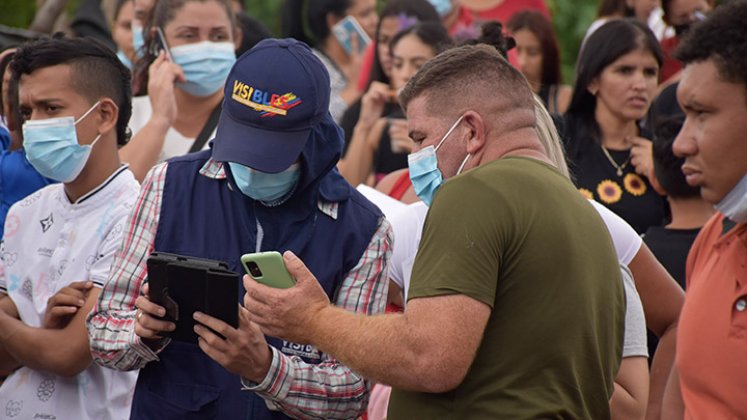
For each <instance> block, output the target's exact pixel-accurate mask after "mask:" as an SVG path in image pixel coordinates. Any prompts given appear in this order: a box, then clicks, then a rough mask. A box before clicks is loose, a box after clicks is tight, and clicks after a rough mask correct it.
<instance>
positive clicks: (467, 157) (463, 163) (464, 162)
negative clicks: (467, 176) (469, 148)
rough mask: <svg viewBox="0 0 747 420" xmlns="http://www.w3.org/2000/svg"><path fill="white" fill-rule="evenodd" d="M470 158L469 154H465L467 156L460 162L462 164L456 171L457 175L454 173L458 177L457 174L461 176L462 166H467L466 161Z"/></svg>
mask: <svg viewBox="0 0 747 420" xmlns="http://www.w3.org/2000/svg"><path fill="white" fill-rule="evenodd" d="M471 156H472V155H471V154H469V153H467V156H466V157H465V158H464V160H463V161H462V164H461V165H460V166H459V169H458V170H457V173H456V174H457V175H459V174H461V173H462V169H464V165H466V164H467V160H468V159H469V158H470V157H471Z"/></svg>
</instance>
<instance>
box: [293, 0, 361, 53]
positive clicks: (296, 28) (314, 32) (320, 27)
mask: <svg viewBox="0 0 747 420" xmlns="http://www.w3.org/2000/svg"><path fill="white" fill-rule="evenodd" d="M351 6H352V0H285V3H284V4H283V9H282V11H281V21H280V27H281V32H282V34H283V36H284V37H290V38H296V39H297V40H299V41H303V42H305V43H307V44H309V45H311V46H318V45H319V43H321V42H322V41H324V40H325V39H326V38H327V36H329V34H330V28H329V26H327V15H328V14H330V13H332V14H333V15H335V16H338V17H340V18H343V17H345V12H346V11H347V10H348V9H349V8H350V7H351Z"/></svg>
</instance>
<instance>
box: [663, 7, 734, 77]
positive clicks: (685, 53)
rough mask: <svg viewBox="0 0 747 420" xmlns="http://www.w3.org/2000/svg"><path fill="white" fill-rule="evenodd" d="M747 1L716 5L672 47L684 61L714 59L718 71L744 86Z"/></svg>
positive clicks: (686, 63)
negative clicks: (706, 16) (675, 46)
mask: <svg viewBox="0 0 747 420" xmlns="http://www.w3.org/2000/svg"><path fill="white" fill-rule="evenodd" d="M745 22H747V1H734V2H731V3H729V4H727V5H725V6H720V7H717V8H716V10H714V11H713V13H711V14H710V15H709V16H708V19H706V20H705V21H703V22H700V23H697V24H695V25H694V26H693V28H692V29H691V30H690V31H689V32H688V33H687V35H686V36H685V37H684V39H683V40H682V42H680V45H679V47H678V48H677V50H676V51H675V53H674V55H675V57H676V58H677V59H678V60H680V61H682V63H683V64H684V65H688V64H690V63H694V62H699V61H706V60H710V59H713V61H714V63H715V65H716V68H717V69H718V73H719V75H720V76H721V77H722V78H723V79H724V80H725V81H728V82H731V83H739V84H742V85H745V87H746V88H747V31H746V30H745Z"/></svg>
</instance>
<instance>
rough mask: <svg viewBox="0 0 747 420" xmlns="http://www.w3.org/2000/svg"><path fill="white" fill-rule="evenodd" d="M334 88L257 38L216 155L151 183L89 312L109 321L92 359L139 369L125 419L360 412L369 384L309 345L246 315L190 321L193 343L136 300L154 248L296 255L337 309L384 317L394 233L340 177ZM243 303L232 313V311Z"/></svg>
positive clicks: (153, 175)
mask: <svg viewBox="0 0 747 420" xmlns="http://www.w3.org/2000/svg"><path fill="white" fill-rule="evenodd" d="M329 92H330V86H329V75H328V73H327V71H326V69H325V68H324V66H323V65H322V63H321V62H320V61H319V60H318V59H317V58H316V57H315V56H314V55H313V54H312V53H311V50H310V49H309V47H307V46H306V45H305V44H303V43H300V42H298V41H295V40H290V39H284V40H277V39H271V40H265V41H262V42H261V43H259V44H258V45H256V46H255V47H254V48H253V49H252V50H250V51H248V52H247V53H245V54H244V55H243V56H241V57H240V58H239V59H238V60H237V61H236V63H235V65H234V67H233V68H232V69H231V73H230V75H229V77H228V80H227V82H226V87H225V97H224V102H223V107H222V113H221V118H220V122H219V123H218V128H217V135H216V138H215V141H214V142H213V143H212V150H204V151H201V152H197V153H192V154H188V155H185V156H181V157H177V158H173V159H170V160H168V161H167V162H165V163H162V164H160V165H157V166H155V167H154V168H153V169H152V170H151V171H150V172H149V173H148V175H147V176H146V178H145V180H144V181H143V189H142V193H141V197H139V198H138V200H137V202H136V207H135V208H134V209H133V213H132V214H133V216H132V217H131V218H130V220H131V225H130V226H128V227H127V238H128V239H127V241H126V242H127V244H126V245H125V246H124V248H123V249H122V250H121V251H120V254H121V255H119V258H117V259H115V261H116V262H115V266H116V267H113V270H112V271H111V274H110V279H109V283H108V284H107V288H106V289H105V290H104V291H102V296H104V295H106V296H108V298H107V299H106V300H105V301H101V303H100V306H98V307H97V309H96V314H95V315H93V316H94V317H95V318H96V319H97V320H99V321H100V322H102V325H107V326H109V325H117V326H116V327H114V329H109V328H106V329H105V330H106V333H107V336H106V337H105V338H106V339H107V340H103V339H102V340H101V342H102V343H104V342H105V343H107V344H102V348H103V347H105V348H106V350H102V352H106V357H104V359H106V360H105V361H99V362H100V363H104V364H106V365H107V366H110V367H113V368H115V369H120V370H133V369H140V375H139V378H138V384H137V386H136V390H135V395H134V397H133V402H132V412H131V417H132V418H134V419H140V418H151V417H152V416H153V413H154V412H155V411H154V410H160V411H159V412H164V413H166V414H165V416H167V417H169V418H186V417H195V418H203V417H204V418H208V417H209V418H221V419H222V418H236V417H241V418H246V419H253V420H254V419H270V418H272V419H281V418H288V417H294V418H298V417H314V418H330V416H331V415H333V416H334V417H336V418H357V417H359V416H360V415H361V414H362V413H363V412H365V408H366V402H367V401H368V396H367V393H368V388H369V384H368V383H367V381H366V380H364V379H363V377H361V376H360V375H359V374H358V373H355V372H353V371H352V370H350V369H349V368H348V367H347V366H344V365H342V364H340V362H338V361H337V360H334V359H332V358H330V357H329V356H327V355H326V354H325V353H322V352H321V351H319V350H318V349H316V348H315V347H313V346H308V345H306V344H303V343H293V342H289V341H284V340H282V339H279V338H277V337H269V336H267V337H266V336H264V335H263V334H262V333H261V331H260V330H259V328H258V327H257V326H256V325H255V324H254V323H253V321H252V320H251V319H250V318H249V317H248V312H247V311H246V310H245V309H243V308H242V309H241V310H240V311H239V326H238V328H234V327H232V326H231V325H228V324H227V323H225V322H223V321H221V320H219V319H217V318H213V317H210V316H208V315H205V314H199V313H196V314H195V316H194V319H195V320H196V321H197V322H198V323H199V324H200V326H198V327H197V328H196V329H195V332H196V333H197V334H198V335H199V337H200V339H199V346H195V345H193V344H189V343H182V342H178V341H169V340H168V339H166V338H164V332H167V331H172V330H173V329H174V328H175V325H174V324H173V323H171V322H168V321H165V320H163V319H162V318H160V317H161V316H162V314H163V313H165V312H164V311H165V308H163V307H161V306H160V305H157V304H156V303H155V302H153V301H150V299H149V298H148V292H147V291H146V292H144V293H141V292H140V291H141V289H142V285H143V284H144V283H143V280H144V278H145V276H146V275H147V267H146V261H147V260H148V254H149V253H150V252H151V251H156V252H165V253H171V254H181V255H188V256H192V257H198V258H209V259H213V260H220V261H223V262H225V263H226V264H228V267H229V268H230V269H231V270H234V271H240V272H243V271H244V268H243V267H242V266H241V256H242V255H243V254H247V253H254V252H266V251H278V252H281V253H285V252H286V251H292V252H293V254H295V255H298V256H299V257H300V258H303V260H304V261H305V262H306V264H307V265H308V266H309V267H311V269H312V271H313V272H314V274H315V275H316V276H317V277H318V278H319V279H320V283H321V284H322V289H323V290H324V293H326V295H327V297H328V299H329V300H330V301H331V302H332V303H333V304H335V305H337V306H339V307H342V308H344V309H346V310H349V311H353V312H358V313H361V314H372V313H378V312H382V311H383V309H384V306H385V303H386V290H387V287H386V285H387V282H388V279H387V276H386V275H385V273H386V261H387V259H388V256H389V254H390V252H391V229H390V227H389V223H388V222H387V221H386V219H384V217H383V215H382V213H381V211H380V210H379V209H378V208H377V207H376V206H374V205H373V204H371V203H370V202H369V201H368V200H366V199H365V198H364V197H363V196H362V195H361V194H360V193H358V192H357V191H356V190H355V189H354V188H353V187H352V186H351V185H350V184H348V183H347V182H346V181H345V180H344V179H343V178H342V176H340V174H339V172H338V171H337V169H336V165H337V162H338V161H339V159H340V155H341V154H342V144H343V135H342V131H341V130H340V128H339V127H338V126H337V124H335V122H334V120H333V119H332V117H331V116H330V114H329V111H328V106H329ZM287 255H291V254H290V253H288V254H287ZM260 270H264V268H262V267H260ZM264 275H265V276H270V275H271V274H269V273H267V272H265V273H264ZM237 287H240V285H237ZM241 298H242V300H243V295H242V296H241ZM237 303H239V302H233V303H232V302H226V305H231V304H233V305H236V308H237V310H239V305H237ZM122 320H125V322H122ZM102 330H104V328H102ZM133 337H134V338H133ZM109 339H111V340H112V341H108V340H109ZM111 342H116V343H117V344H116V345H115V347H116V348H114V347H112V346H109V344H108V343H111ZM152 361H158V363H151V362H152ZM216 362H217V363H216ZM169 383H178V384H179V389H178V390H176V391H175V390H174V388H173V387H170V386H165V385H164V384H169ZM240 384H241V385H243V386H241V385H240ZM163 410H166V411H163ZM331 413H332V414H331Z"/></svg>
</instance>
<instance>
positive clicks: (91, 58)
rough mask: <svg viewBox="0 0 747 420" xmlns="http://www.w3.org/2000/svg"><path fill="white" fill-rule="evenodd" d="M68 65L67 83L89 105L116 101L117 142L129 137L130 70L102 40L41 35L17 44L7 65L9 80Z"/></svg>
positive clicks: (124, 140) (123, 142)
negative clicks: (117, 109)
mask: <svg viewBox="0 0 747 420" xmlns="http://www.w3.org/2000/svg"><path fill="white" fill-rule="evenodd" d="M60 64H65V65H69V66H70V69H71V72H70V74H71V76H70V86H72V87H73V88H74V89H75V91H77V92H79V93H80V94H81V95H82V96H83V97H85V98H86V99H88V101H89V102H90V103H91V105H93V104H94V103H95V102H96V101H98V100H99V99H101V98H104V97H106V98H110V99H111V100H112V101H114V103H115V104H117V108H119V115H118V116H117V128H116V130H117V144H119V145H124V144H126V143H127V140H129V135H128V130H127V124H128V123H129V122H130V116H131V115H132V95H131V93H130V92H131V87H130V70H129V69H127V67H125V66H124V64H122V62H121V61H120V60H119V58H117V56H116V55H115V54H114V52H112V50H110V49H109V47H107V46H106V45H105V44H103V43H102V42H100V41H98V40H96V39H93V38H74V39H71V38H45V39H41V40H38V41H32V42H28V43H26V44H23V45H21V46H20V47H18V50H17V51H16V53H15V55H14V56H13V61H11V63H10V68H11V70H12V71H13V79H14V80H16V81H19V80H20V79H21V76H22V75H24V74H31V73H33V72H35V71H36V70H39V69H42V68H46V67H51V66H56V65H60Z"/></svg>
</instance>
